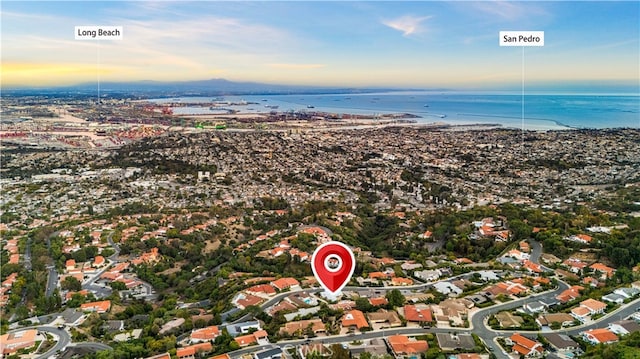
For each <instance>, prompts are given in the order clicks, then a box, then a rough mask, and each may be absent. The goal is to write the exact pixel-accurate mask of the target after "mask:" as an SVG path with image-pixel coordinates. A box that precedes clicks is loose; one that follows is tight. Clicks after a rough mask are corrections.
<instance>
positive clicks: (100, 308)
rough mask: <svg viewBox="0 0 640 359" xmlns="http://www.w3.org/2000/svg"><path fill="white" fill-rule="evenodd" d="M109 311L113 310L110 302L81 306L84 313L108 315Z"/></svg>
mask: <svg viewBox="0 0 640 359" xmlns="http://www.w3.org/2000/svg"><path fill="white" fill-rule="evenodd" d="M109 309H111V301H110V300H103V301H98V302H91V303H83V304H80V310H82V311H83V312H96V313H106V312H108V311H109Z"/></svg>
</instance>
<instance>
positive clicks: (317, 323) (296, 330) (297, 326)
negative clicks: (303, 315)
mask: <svg viewBox="0 0 640 359" xmlns="http://www.w3.org/2000/svg"><path fill="white" fill-rule="evenodd" d="M306 330H311V331H312V332H313V333H314V334H319V333H324V332H325V331H326V328H325V325H324V323H323V322H322V320H320V319H309V320H299V321H295V322H288V323H285V325H284V327H282V328H280V333H283V334H287V335H296V334H304V332H305V331H306Z"/></svg>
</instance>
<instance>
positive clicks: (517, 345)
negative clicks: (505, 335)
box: [509, 333, 544, 357]
mask: <svg viewBox="0 0 640 359" xmlns="http://www.w3.org/2000/svg"><path fill="white" fill-rule="evenodd" d="M509 339H510V340H511V342H512V343H513V351H514V352H516V353H518V354H520V355H524V356H525V357H538V356H542V353H543V352H544V348H543V347H542V344H541V343H539V342H537V341H535V340H532V339H529V338H527V337H525V336H522V335H521V334H519V333H515V334H513V335H512V336H510V337H509Z"/></svg>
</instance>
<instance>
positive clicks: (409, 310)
mask: <svg viewBox="0 0 640 359" xmlns="http://www.w3.org/2000/svg"><path fill="white" fill-rule="evenodd" d="M404 318H405V319H406V320H407V321H409V322H417V323H422V322H431V321H433V316H432V315H431V310H430V309H429V308H424V309H422V308H418V307H417V306H415V305H411V304H407V305H405V306H404Z"/></svg>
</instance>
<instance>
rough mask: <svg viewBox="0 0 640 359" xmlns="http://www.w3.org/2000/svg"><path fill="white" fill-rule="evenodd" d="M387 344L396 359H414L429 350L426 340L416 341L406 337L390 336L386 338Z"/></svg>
mask: <svg viewBox="0 0 640 359" xmlns="http://www.w3.org/2000/svg"><path fill="white" fill-rule="evenodd" d="M387 343H389V346H390V347H391V350H392V351H393V353H394V355H395V357H396V358H405V357H407V358H414V357H415V356H416V354H420V353H426V351H427V349H429V344H427V341H426V340H417V339H415V338H409V337H408V336H406V335H392V336H390V337H388V338H387Z"/></svg>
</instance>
